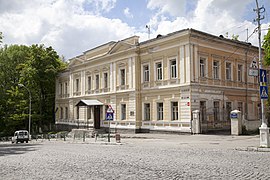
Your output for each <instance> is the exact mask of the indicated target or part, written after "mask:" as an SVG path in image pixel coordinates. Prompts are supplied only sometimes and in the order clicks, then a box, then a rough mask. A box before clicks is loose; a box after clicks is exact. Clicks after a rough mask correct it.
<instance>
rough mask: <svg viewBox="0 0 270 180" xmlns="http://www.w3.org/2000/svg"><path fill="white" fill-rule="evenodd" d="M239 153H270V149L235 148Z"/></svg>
mask: <svg viewBox="0 0 270 180" xmlns="http://www.w3.org/2000/svg"><path fill="white" fill-rule="evenodd" d="M235 150H237V151H252V152H270V148H263V147H247V148H235Z"/></svg>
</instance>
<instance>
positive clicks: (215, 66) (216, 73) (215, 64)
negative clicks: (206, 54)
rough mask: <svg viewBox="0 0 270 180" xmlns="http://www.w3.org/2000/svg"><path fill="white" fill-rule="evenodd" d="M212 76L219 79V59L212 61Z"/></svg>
mask: <svg viewBox="0 0 270 180" xmlns="http://www.w3.org/2000/svg"><path fill="white" fill-rule="evenodd" d="M213 78H214V79H219V61H214V62H213Z"/></svg>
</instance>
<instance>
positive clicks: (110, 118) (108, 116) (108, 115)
mask: <svg viewBox="0 0 270 180" xmlns="http://www.w3.org/2000/svg"><path fill="white" fill-rule="evenodd" d="M113 113H114V110H113V108H112V106H111V105H109V108H108V109H107V112H106V120H107V121H109V132H108V142H111V137H110V136H111V135H110V131H111V130H110V126H111V121H113Z"/></svg>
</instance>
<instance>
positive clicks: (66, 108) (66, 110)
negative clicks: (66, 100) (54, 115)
mask: <svg viewBox="0 0 270 180" xmlns="http://www.w3.org/2000/svg"><path fill="white" fill-rule="evenodd" d="M65 113H66V116H65V119H68V107H65Z"/></svg>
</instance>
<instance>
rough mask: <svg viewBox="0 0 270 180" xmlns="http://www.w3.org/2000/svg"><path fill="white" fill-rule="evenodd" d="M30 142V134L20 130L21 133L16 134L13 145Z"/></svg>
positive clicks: (16, 132)
mask: <svg viewBox="0 0 270 180" xmlns="http://www.w3.org/2000/svg"><path fill="white" fill-rule="evenodd" d="M29 140H30V137H29V133H28V131H26V130H19V131H15V133H14V136H13V137H12V140H11V142H12V144H13V143H18V142H21V143H24V142H26V143H28V141H29Z"/></svg>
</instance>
